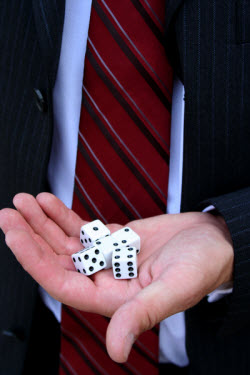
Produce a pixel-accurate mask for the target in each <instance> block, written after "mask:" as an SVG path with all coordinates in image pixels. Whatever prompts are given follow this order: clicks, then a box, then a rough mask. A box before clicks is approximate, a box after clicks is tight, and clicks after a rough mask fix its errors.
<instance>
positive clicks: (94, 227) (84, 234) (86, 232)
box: [80, 220, 110, 248]
mask: <svg viewBox="0 0 250 375" xmlns="http://www.w3.org/2000/svg"><path fill="white" fill-rule="evenodd" d="M106 236H110V230H109V229H108V228H107V227H106V225H104V224H103V223H102V222H101V221H100V220H94V221H92V222H90V223H88V224H85V225H83V226H82V227H81V230H80V241H81V244H82V245H83V246H84V247H85V248H88V247H90V246H93V242H94V241H96V240H98V239H100V238H103V237H106Z"/></svg>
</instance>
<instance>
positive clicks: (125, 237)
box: [112, 227, 141, 254]
mask: <svg viewBox="0 0 250 375" xmlns="http://www.w3.org/2000/svg"><path fill="white" fill-rule="evenodd" d="M112 237H113V238H114V239H115V240H117V242H119V243H121V244H122V246H127V247H129V246H130V247H135V248H136V252H137V254H138V253H139V252H140V248H141V247H140V246H141V241H140V237H139V236H138V234H137V233H135V232H134V231H133V230H132V229H131V228H129V227H125V228H122V229H120V230H118V231H116V232H114V233H113V234H112Z"/></svg>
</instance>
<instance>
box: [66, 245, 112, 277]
mask: <svg viewBox="0 0 250 375" xmlns="http://www.w3.org/2000/svg"><path fill="white" fill-rule="evenodd" d="M71 258H72V260H73V262H74V266H75V268H76V270H77V271H78V272H80V273H83V274H84V275H87V276H90V275H93V273H96V272H98V271H100V270H103V269H104V268H105V267H106V265H107V264H106V260H105V258H104V256H103V254H102V253H101V251H100V250H98V249H96V248H95V247H91V248H90V249H88V250H81V251H79V252H78V253H75V254H73V255H71Z"/></svg>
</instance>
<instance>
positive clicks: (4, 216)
mask: <svg viewBox="0 0 250 375" xmlns="http://www.w3.org/2000/svg"><path fill="white" fill-rule="evenodd" d="M0 228H1V229H2V231H3V232H4V233H7V232H8V231H9V230H12V229H20V230H25V231H26V232H28V233H30V234H33V233H34V231H33V229H32V228H31V227H30V225H29V224H28V223H27V221H25V219H24V218H23V216H22V215H21V214H20V213H19V212H18V211H17V210H13V209H12V208H4V209H2V210H1V211H0Z"/></svg>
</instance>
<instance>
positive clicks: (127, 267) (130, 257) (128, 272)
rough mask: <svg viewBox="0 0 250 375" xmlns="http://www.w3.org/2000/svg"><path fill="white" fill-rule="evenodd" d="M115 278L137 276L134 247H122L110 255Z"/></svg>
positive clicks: (132, 277)
mask: <svg viewBox="0 0 250 375" xmlns="http://www.w3.org/2000/svg"><path fill="white" fill-rule="evenodd" d="M112 268H113V274H114V278H115V279H134V278H135V277H137V255H136V248H135V247H122V248H121V249H119V251H117V250H115V251H114V252H113V256H112Z"/></svg>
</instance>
